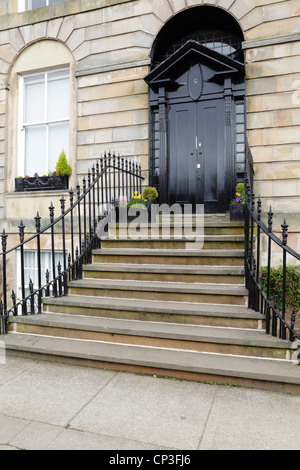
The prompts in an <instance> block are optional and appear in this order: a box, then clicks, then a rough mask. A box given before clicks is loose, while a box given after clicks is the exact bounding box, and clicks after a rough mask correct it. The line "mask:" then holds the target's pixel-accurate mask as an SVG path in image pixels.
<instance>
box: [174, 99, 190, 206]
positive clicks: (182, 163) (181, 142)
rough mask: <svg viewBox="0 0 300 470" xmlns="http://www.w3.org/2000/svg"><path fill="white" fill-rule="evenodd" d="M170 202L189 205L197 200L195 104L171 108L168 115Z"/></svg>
mask: <svg viewBox="0 0 300 470" xmlns="http://www.w3.org/2000/svg"><path fill="white" fill-rule="evenodd" d="M169 131H170V132H169V149H170V158H169V200H170V203H171V204H174V203H175V202H177V203H179V204H188V203H192V202H195V200H196V179H195V165H196V149H195V144H194V142H195V135H196V109H195V106H194V103H186V104H180V105H174V106H171V107H170V113H169Z"/></svg>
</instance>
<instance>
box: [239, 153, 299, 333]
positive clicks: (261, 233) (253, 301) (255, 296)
mask: <svg viewBox="0 0 300 470" xmlns="http://www.w3.org/2000/svg"><path fill="white" fill-rule="evenodd" d="M246 156H247V160H246V175H245V194H246V207H245V279H246V288H247V289H248V292H249V295H248V307H249V308H251V309H253V310H255V311H256V312H260V313H261V314H262V315H263V318H264V319H265V325H266V327H265V329H266V334H271V335H272V336H275V337H278V338H280V339H283V340H289V341H295V340H300V332H299V331H296V329H295V311H292V313H291V315H290V318H288V316H287V299H286V292H287V288H288V286H287V256H288V255H289V256H291V258H292V259H293V264H299V262H300V254H299V253H297V252H296V251H294V250H293V249H292V248H290V247H289V246H288V244H287V241H288V228H289V226H288V224H287V222H286V219H284V221H283V223H282V225H281V232H282V237H281V239H280V238H279V237H278V236H277V235H276V234H275V233H274V231H273V218H274V214H273V212H272V207H270V209H269V212H268V214H267V219H268V220H267V223H266V224H265V223H264V222H263V221H262V202H261V198H260V196H258V197H257V198H256V197H255V194H254V192H253V160H252V155H251V151H250V149H249V147H248V148H247V152H246ZM263 248H264V254H265V257H266V265H265V266H264V267H265V269H264V270H262V254H263ZM275 252H276V254H277V258H278V254H280V253H281V256H280V257H281V262H282V299H281V302H280V303H281V306H280V308H279V305H278V303H279V302H278V293H275V295H274V296H273V297H274V298H272V296H271V279H270V273H271V269H272V264H273V265H274V266H273V267H275V261H276V260H273V259H272V254H274V253H275ZM277 263H278V259H277ZM299 308H300V305H299Z"/></svg>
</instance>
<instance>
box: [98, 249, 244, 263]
mask: <svg viewBox="0 0 300 470" xmlns="http://www.w3.org/2000/svg"><path fill="white" fill-rule="evenodd" d="M93 262H95V263H129V264H171V265H174V264H175V265H190V266H191V265H192V266H195V265H197V266H211V265H215V266H244V250H192V249H191V250H187V249H186V250H178V249H177V250H170V249H168V250H157V249H137V248H123V249H120V248H119V249H118V250H115V249H113V248H103V249H101V250H94V251H93Z"/></svg>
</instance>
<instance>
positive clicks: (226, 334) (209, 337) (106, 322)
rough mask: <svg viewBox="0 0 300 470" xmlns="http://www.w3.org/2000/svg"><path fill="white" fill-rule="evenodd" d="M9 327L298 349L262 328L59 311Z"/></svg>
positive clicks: (236, 351)
mask: <svg viewBox="0 0 300 470" xmlns="http://www.w3.org/2000/svg"><path fill="white" fill-rule="evenodd" d="M9 328H10V330H11V331H15V332H22V333H31V334H38V335H48V336H56V337H66V338H74V339H76V338H77V339H85V340H91V341H105V342H111V343H122V344H138V345H145V346H153V347H164V348H171V349H183V350H191V351H201V352H213V353H220V354H231V355H242V356H251V357H269V358H272V359H274V358H276V359H288V360H291V358H292V355H293V353H294V352H295V348H293V345H292V343H291V342H290V341H283V340H280V339H278V338H274V337H273V336H269V335H266V334H265V332H264V331H262V330H248V329H237V328H224V327H214V328H212V327H208V326H198V325H179V324H176V323H160V322H151V321H138V320H124V319H114V318H99V317H86V316H78V315H65V314H57V313H45V314H43V315H29V316H26V317H24V316H23V317H21V316H19V317H12V318H11V320H10V325H9Z"/></svg>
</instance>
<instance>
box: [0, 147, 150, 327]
mask: <svg viewBox="0 0 300 470" xmlns="http://www.w3.org/2000/svg"><path fill="white" fill-rule="evenodd" d="M142 180H143V177H142V172H141V165H140V163H139V162H137V160H134V159H127V158H124V157H120V156H116V155H115V154H113V155H112V154H111V153H110V152H109V153H108V154H106V153H105V154H104V156H103V157H101V158H100V159H99V161H98V162H97V163H96V165H95V166H93V168H92V170H91V171H90V170H89V171H88V175H87V178H86V177H83V180H82V188H81V187H80V185H79V183H77V185H76V192H75V191H74V190H73V189H72V188H71V189H70V190H69V199H70V206H69V208H68V209H66V198H65V197H64V195H62V197H61V199H60V215H59V216H58V217H56V218H55V207H54V206H53V204H52V202H51V204H50V207H49V217H50V223H47V222H46V223H45V224H44V225H45V226H44V227H43V228H42V223H41V222H42V220H41V217H40V215H39V213H37V215H36V217H35V219H34V220H35V228H36V233H35V234H34V235H31V236H29V237H28V238H26V239H25V228H26V227H25V226H24V224H23V221H21V223H20V225H19V238H20V242H19V244H18V245H17V246H14V247H13V248H7V246H8V243H7V242H8V240H7V238H8V235H7V234H6V232H5V230H3V233H2V235H0V238H1V245H2V253H0V263H1V264H2V266H1V270H2V286H1V290H2V292H1V297H0V334H7V331H8V319H9V316H17V315H32V314H40V313H42V298H43V297H49V296H53V297H61V296H66V295H67V283H68V281H70V280H75V279H80V278H81V277H82V265H83V264H87V263H91V261H92V250H93V249H95V248H100V247H101V240H100V238H99V237H98V236H97V233H96V232H97V226H98V223H99V222H101V220H103V219H104V218H106V217H107V215H108V214H109V213H110V212H111V211H112V208H114V207H117V206H118V204H119V200H120V198H121V197H122V198H124V197H127V198H128V199H130V198H131V197H132V196H133V194H134V192H135V191H138V192H140V193H141V190H142ZM43 236H46V237H47V240H49V237H50V245H51V267H50V266H49V269H47V270H46V273H45V280H46V282H45V284H44V285H43V283H42V266H41V252H42V251H41V238H42V237H43ZM32 245H34V246H35V247H36V250H37V273H38V275H37V279H38V281H37V286H34V285H33V282H32V280H31V279H30V280H29V283H28V288H27V287H26V284H25V268H24V252H25V250H26V248H30V249H32ZM56 252H61V253H62V260H63V262H62V263H61V262H59V263H58V264H57V265H56V259H55V253H56ZM17 253H20V266H21V275H20V278H21V298H20V299H19V298H18V297H17V294H16V293H15V291H14V290H13V291H12V293H11V295H10V300H9V299H8V284H9V281H8V276H7V266H8V261H7V258H8V256H9V255H15V256H17ZM49 270H50V271H49Z"/></svg>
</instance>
